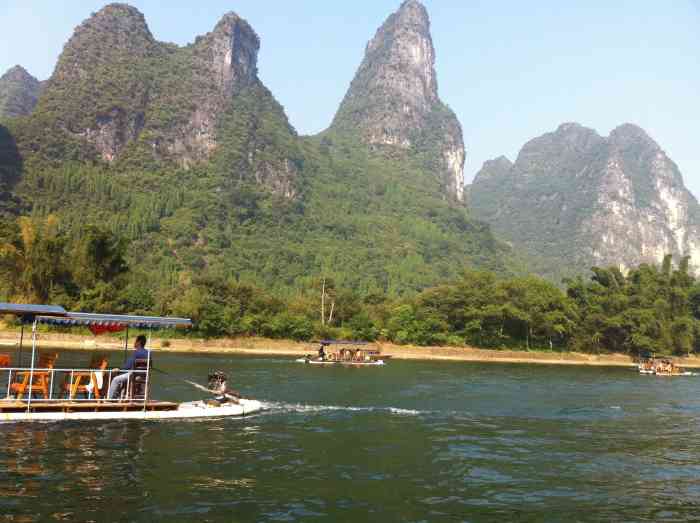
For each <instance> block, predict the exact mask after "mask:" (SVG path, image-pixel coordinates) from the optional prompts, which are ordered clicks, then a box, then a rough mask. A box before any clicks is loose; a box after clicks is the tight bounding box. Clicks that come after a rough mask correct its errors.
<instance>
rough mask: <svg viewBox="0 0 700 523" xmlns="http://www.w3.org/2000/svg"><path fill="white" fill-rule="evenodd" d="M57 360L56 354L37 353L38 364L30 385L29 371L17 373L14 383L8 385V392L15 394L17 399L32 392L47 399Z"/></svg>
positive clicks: (30, 374)
mask: <svg viewBox="0 0 700 523" xmlns="http://www.w3.org/2000/svg"><path fill="white" fill-rule="evenodd" d="M57 359H58V353H57V352H51V353H39V362H38V364H37V366H36V368H35V369H34V378H33V380H32V383H29V379H30V377H31V376H32V373H31V371H28V370H20V371H17V372H15V377H16V381H15V382H14V383H12V384H11V385H10V392H11V393H13V394H16V395H17V399H22V396H23V395H24V394H31V393H32V392H38V393H40V394H42V395H43V397H44V399H47V398H48V397H49V387H50V385H51V374H52V372H53V370H52V369H53V366H54V364H55V363H56V360H57Z"/></svg>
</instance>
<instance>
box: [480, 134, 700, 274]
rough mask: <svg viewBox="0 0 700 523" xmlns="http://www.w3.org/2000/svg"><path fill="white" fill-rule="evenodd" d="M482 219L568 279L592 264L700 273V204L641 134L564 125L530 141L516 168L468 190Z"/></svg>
mask: <svg viewBox="0 0 700 523" xmlns="http://www.w3.org/2000/svg"><path fill="white" fill-rule="evenodd" d="M469 194H470V207H471V208H472V210H473V212H474V214H475V216H476V217H478V218H480V219H482V220H484V221H486V222H487V223H490V224H491V225H492V226H493V227H494V229H495V230H496V231H497V232H498V233H500V234H501V235H503V236H504V237H506V238H508V239H509V240H510V241H512V243H513V244H514V245H516V246H518V247H520V248H523V249H524V250H526V251H527V252H529V253H530V254H531V255H533V256H535V257H537V258H538V259H539V260H540V263H541V267H540V272H543V273H544V274H548V275H552V276H555V275H566V274H570V273H573V272H580V271H582V270H586V269H588V268H589V267H591V266H593V265H598V266H609V265H614V266H620V267H621V268H622V269H625V268H628V267H631V266H635V265H638V264H640V263H660V262H661V261H662V260H663V257H664V255H665V254H673V255H674V256H676V257H680V256H685V255H689V256H691V266H693V267H695V269H697V268H699V267H700V248H699V247H700V206H699V205H698V203H697V201H696V199H695V198H694V197H693V195H692V194H690V192H689V191H688V190H687V189H686V188H685V186H684V184H683V179H682V176H681V173H680V172H679V171H678V168H677V166H676V165H675V163H673V161H672V160H671V159H670V158H668V156H667V155H666V153H665V152H664V151H663V150H662V149H661V148H660V147H659V145H658V144H657V143H656V142H654V140H652V139H651V138H650V137H649V136H648V135H647V134H646V133H645V132H644V130H642V129H640V128H639V127H637V126H635V125H631V124H625V125H622V126H620V127H618V128H616V129H615V130H614V131H612V132H611V133H610V136H609V137H607V138H603V137H601V136H599V135H598V134H597V133H596V132H595V131H593V130H592V129H587V128H585V127H582V126H580V125H578V124H564V125H562V126H560V127H559V129H557V131H555V132H553V133H548V134H545V135H544V136H541V137H539V138H536V139H534V140H532V141H530V142H528V143H527V144H526V145H525V146H524V147H523V149H522V150H521V152H520V154H519V155H518V159H517V161H516V162H515V163H514V164H512V165H510V166H509V165H508V162H506V161H504V160H502V159H501V160H496V161H493V162H486V163H485V164H484V166H483V168H482V169H481V171H479V173H478V174H477V176H476V178H475V179H474V182H473V184H472V185H471V186H470V189H469Z"/></svg>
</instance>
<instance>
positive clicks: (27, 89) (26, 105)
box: [0, 65, 42, 118]
mask: <svg viewBox="0 0 700 523" xmlns="http://www.w3.org/2000/svg"><path fill="white" fill-rule="evenodd" d="M41 89H42V83H41V82H40V81H39V80H37V79H36V78H34V77H33V76H32V75H31V74H29V73H28V72H27V71H26V69H24V68H23V67H22V66H21V65H16V66H14V67H13V68H11V69H9V70H8V71H7V72H6V73H5V74H4V75H2V76H0V118H14V117H16V116H27V115H29V114H30V113H31V112H32V111H33V110H34V106H36V103H37V100H38V99H39V94H40V93H41Z"/></svg>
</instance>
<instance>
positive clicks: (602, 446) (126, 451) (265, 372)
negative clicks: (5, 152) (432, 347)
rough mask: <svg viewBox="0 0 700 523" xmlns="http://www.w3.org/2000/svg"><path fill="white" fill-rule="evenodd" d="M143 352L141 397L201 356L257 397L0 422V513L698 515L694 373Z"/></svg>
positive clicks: (168, 392) (73, 360)
mask: <svg viewBox="0 0 700 523" xmlns="http://www.w3.org/2000/svg"><path fill="white" fill-rule="evenodd" d="M88 359H89V355H88V354H86V353H84V352H77V351H76V352H68V351H66V352H62V353H61V356H60V360H59V361H60V363H61V365H60V366H62V367H64V366H70V365H73V364H75V365H76V366H81V365H85V363H86V362H87V361H86V360H88ZM112 359H113V360H114V361H112V362H111V363H112V365H118V364H119V361H120V355H119V354H118V353H113V354H112ZM155 364H156V367H158V368H160V369H162V370H164V371H167V372H168V373H170V374H171V375H172V376H171V377H167V376H164V375H162V374H155V375H154V378H155V384H154V391H153V392H154V393H153V396H154V397H157V398H159V399H167V400H191V399H197V398H200V397H201V393H200V392H198V391H197V390H195V389H194V388H192V387H191V386H189V385H187V384H186V383H184V382H183V381H181V379H191V380H193V381H197V382H199V383H205V382H206V375H207V373H208V371H209V370H214V369H217V370H223V371H224V372H226V373H228V374H229V377H230V385H231V386H233V388H236V389H238V390H240V391H241V392H243V393H244V394H245V395H248V396H250V397H253V398H257V399H260V400H262V401H264V403H265V406H266V409H265V411H264V412H262V413H260V414H256V415H251V416H249V417H246V418H242V419H216V420H206V421H160V422H155V421H152V422H134V421H130V422H120V421H110V422H99V423H98V422H60V423H59V422H55V423H41V424H27V423H24V424H17V423H14V424H13V423H4V424H0V434H1V435H2V446H1V447H0V522H4V521H22V522H27V521H62V520H66V521H358V522H365V521H430V522H432V521H499V522H506V521H567V522H573V521H688V520H697V519H700V510H699V506H700V444H699V438H698V431H699V430H700V378H695V377H678V378H660V377H653V376H641V375H638V374H637V373H635V372H634V371H633V370H631V369H625V368H594V367H568V366H544V365H507V364H493V363H492V364H473V363H454V362H450V363H443V362H426V361H421V362H413V361H392V362H390V363H389V364H388V365H386V366H385V367H375V368H359V369H357V368H337V367H319V366H311V365H303V364H300V363H295V362H294V361H293V358H291V357H290V358H282V357H275V358H266V357H237V356H226V355H182V354H166V353H155ZM180 378H181V379H180Z"/></svg>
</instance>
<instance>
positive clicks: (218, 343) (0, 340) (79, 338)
mask: <svg viewBox="0 0 700 523" xmlns="http://www.w3.org/2000/svg"><path fill="white" fill-rule="evenodd" d="M18 341H19V334H18V333H17V332H15V331H11V330H0V353H9V354H10V355H11V356H12V353H13V352H14V351H15V350H16V349H17V345H18ZM131 343H133V340H130V343H129V348H131ZM38 345H39V346H40V347H41V346H43V347H51V348H56V349H69V350H86V351H96V350H106V351H120V350H123V349H124V342H123V341H122V340H120V339H118V338H114V337H111V336H95V337H92V338H88V337H86V336H83V335H77V334H63V333H46V332H42V333H40V334H39V341H38ZM372 345H373V346H375V347H378V348H379V349H381V353H382V354H384V355H386V356H391V358H392V359H404V360H432V361H463V362H481V363H523V364H527V363H530V364H532V363H534V364H542V365H587V366H606V367H611V366H613V367H632V366H634V365H636V363H635V361H634V360H633V358H631V357H630V356H628V355H626V354H599V355H596V354H584V353H577V352H546V351H524V350H523V351H518V350H511V349H504V350H496V349H479V348H476V347H469V346H465V347H417V346H412V345H394V344H392V343H379V342H376V343H373V344H372ZM23 346H24V351H27V350H31V349H30V348H31V340H30V337H29V336H27V335H26V333H25V338H24V342H23ZM151 346H152V347H153V349H155V350H157V351H163V352H175V353H191V354H239V355H251V356H297V357H299V356H304V355H306V354H314V353H315V352H316V345H315V344H313V343H311V342H297V341H291V340H273V339H266V338H218V339H211V340H205V339H188V338H181V339H167V340H163V339H161V338H153V339H152V340H151ZM673 360H674V361H675V362H676V363H677V364H678V365H680V366H682V367H688V368H700V357H695V356H692V357H690V358H688V357H673Z"/></svg>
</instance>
